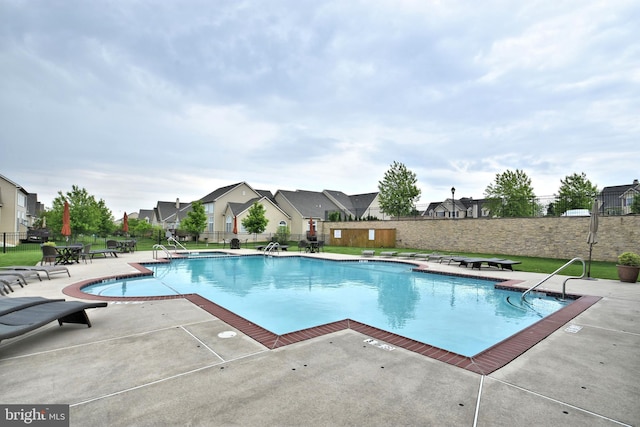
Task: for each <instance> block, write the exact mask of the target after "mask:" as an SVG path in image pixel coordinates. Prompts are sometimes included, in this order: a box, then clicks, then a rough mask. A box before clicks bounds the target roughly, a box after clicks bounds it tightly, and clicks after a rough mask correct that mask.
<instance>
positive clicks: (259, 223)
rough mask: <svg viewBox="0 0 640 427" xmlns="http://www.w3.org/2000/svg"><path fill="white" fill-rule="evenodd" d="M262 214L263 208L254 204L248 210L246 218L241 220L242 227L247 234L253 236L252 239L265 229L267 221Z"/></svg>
mask: <svg viewBox="0 0 640 427" xmlns="http://www.w3.org/2000/svg"><path fill="white" fill-rule="evenodd" d="M264 214H265V208H264V206H262V205H261V204H259V203H258V202H256V203H254V204H253V205H252V206H251V207H250V208H249V212H248V214H247V216H246V217H245V218H243V219H242V226H243V227H244V229H245V230H247V231H248V232H249V233H252V234H254V235H255V236H254V237H257V235H258V234H260V233H263V232H264V230H266V229H267V224H268V223H269V220H268V219H267V218H266V217H265V216H264Z"/></svg>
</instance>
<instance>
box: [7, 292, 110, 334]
mask: <svg viewBox="0 0 640 427" xmlns="http://www.w3.org/2000/svg"><path fill="white" fill-rule="evenodd" d="M11 299H12V300H14V301H12V303H14V304H18V307H16V309H14V310H13V311H11V312H9V313H6V314H2V315H0V341H2V340H4V339H7V338H14V337H17V336H20V335H22V334H25V333H27V332H29V331H33V330H34V329H38V328H40V327H42V326H44V325H46V324H48V323H50V322H53V321H54V320H57V321H58V324H59V325H60V326H62V324H63V323H78V324H84V325H87V326H88V327H91V321H89V317H88V316H87V313H86V311H85V310H86V309H87V308H98V307H106V306H107V303H106V302H82V301H59V300H57V301H56V300H48V301H44V302H40V303H38V304H36V305H28V306H26V307H20V306H19V304H20V301H15V300H20V298H11ZM2 301H4V300H2Z"/></svg>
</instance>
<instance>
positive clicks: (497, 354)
mask: <svg viewBox="0 0 640 427" xmlns="http://www.w3.org/2000/svg"><path fill="white" fill-rule="evenodd" d="M130 265H131V266H133V267H135V268H136V269H138V270H139V273H130V274H122V275H117V276H110V277H103V278H100V279H90V280H84V281H81V282H78V283H74V284H73V285H69V286H67V287H66V288H64V289H63V290H62V291H63V293H64V294H65V295H68V296H71V297H75V298H79V299H85V300H100V301H157V300H167V299H178V298H185V299H187V300H188V301H190V302H191V303H193V304H195V305H197V306H198V307H201V308H202V309H203V310H205V311H206V312H208V313H210V314H211V315H213V316H215V317H216V318H218V319H220V320H222V321H223V322H225V323H227V324H229V325H230V326H232V327H234V328H236V329H238V330H239V331H240V332H242V333H243V334H245V335H248V336H249V337H251V338H252V339H254V340H256V341H258V342H259V343H260V344H262V345H264V346H265V347H267V348H269V349H275V348H279V347H284V346H287V345H291V344H295V343H298V342H301V341H305V340H308V339H311V338H316V337H320V336H323V335H327V334H330V333H333V332H337V331H341V330H344V329H352V330H354V331H357V332H360V333H362V334H364V335H367V336H370V337H372V338H375V339H377V340H380V341H384V342H385V343H388V344H390V345H392V346H395V347H400V348H404V349H406V350H409V351H413V352H415V353H418V354H421V355H423V356H427V357H430V358H432V359H436V360H439V361H441V362H445V363H448V364H450V365H454V366H457V367H460V368H463V369H466V370H469V371H472V372H475V373H478V374H483V375H487V374H490V373H491V372H493V371H495V370H497V369H500V368H502V367H503V366H505V365H507V364H508V363H510V362H511V361H513V360H514V359H516V358H517V357H519V356H521V355H522V354H523V353H525V352H526V351H527V350H529V349H530V348H532V347H533V346H534V345H536V344H538V343H539V342H540V341H542V340H543V339H545V338H546V337H548V336H549V335H551V334H552V333H553V332H555V331H556V330H558V329H560V328H561V327H562V326H563V325H565V324H566V323H567V322H569V321H570V320H571V319H573V318H574V317H576V316H577V315H579V314H580V313H582V312H583V311H585V310H586V309H588V308H589V307H591V306H592V305H593V304H595V303H596V302H598V301H599V300H600V299H601V297H594V296H581V297H577V298H578V299H577V300H576V301H574V302H573V303H572V304H569V305H568V306H566V307H563V308H562V309H560V310H558V311H557V312H555V313H553V314H551V315H549V316H547V317H545V318H544V319H541V320H540V321H538V322H536V323H535V324H533V325H531V326H529V327H527V328H525V329H523V330H522V331H520V332H518V333H516V334H514V335H512V336H510V337H509V338H507V339H505V340H503V341H501V342H499V343H497V344H495V345H493V346H492V347H490V348H488V349H486V350H484V351H482V352H480V353H478V354H476V355H475V356H473V357H467V356H462V355H460V354H457V353H453V352H450V351H447V350H443V349H441V348H438V347H434V346H431V345H429V344H424V343H422V342H420V341H416V340H412V339H410V338H405V337H403V336H401V335H397V334H394V333H392V332H388V331H385V330H383V329H379V328H376V327H373V326H369V325H366V324H364V323H360V322H358V321H356V320H352V319H344V320H339V321H337V322H332V323H327V324H325V325H320V326H315V327H312V328H307V329H301V330H299V331H295V332H290V333H287V334H283V335H277V334H274V333H273V332H270V331H268V330H267V329H265V328H263V327H262V326H260V325H257V324H255V323H253V322H251V321H249V320H247V319H245V318H244V317H241V316H238V315H237V314H235V313H233V312H231V311H229V310H227V309H226V308H224V307H222V306H220V305H218V304H216V303H214V302H212V301H209V300H208V299H206V298H203V297H202V296H200V295H198V294H184V295H166V296H153V297H104V296H100V295H91V294H87V293H84V292H82V288H84V287H85V286H88V285H91V284H95V283H100V282H101V281H103V280H118V279H126V278H131V277H145V276H151V275H153V272H152V271H151V270H149V269H147V268H146V267H144V266H143V265H141V264H137V263H131V264H130ZM416 270H418V269H416ZM474 277H476V276H474ZM478 278H480V279H485V280H486V279H488V278H486V277H478ZM489 280H490V279H489ZM521 282H522V281H520V280H508V281H505V282H500V283H499V284H498V285H496V286H498V287H500V288H501V289H512V290H516V291H522V290H523V289H521V288H517V287H515V286H514V285H516V284H518V283H521Z"/></svg>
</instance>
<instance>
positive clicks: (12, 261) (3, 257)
mask: <svg viewBox="0 0 640 427" xmlns="http://www.w3.org/2000/svg"><path fill="white" fill-rule="evenodd" d="M154 243H155V242H154V241H151V240H149V241H146V242H145V241H139V242H138V250H151V249H152V247H153V244H154ZM257 244H264V242H255V243H254V242H248V243H247V244H246V247H248V248H252V247H254V246H255V245H257ZM185 246H186V247H187V249H198V250H205V249H222V245H221V244H217V243H210V244H205V243H199V244H195V243H192V242H189V243H186V244H185ZM244 247H245V245H244V244H243V248H244ZM228 248H229V246H228V245H227V249H228ZM289 249H290V250H292V251H295V250H296V242H291V243H290V245H289ZM364 249H365V248H348V247H342V246H325V247H324V251H325V252H329V253H336V254H349V255H360V254H361V253H362V251H363V250H364ZM385 250H386V251H389V250H396V251H398V252H399V253H400V252H417V253H421V252H422V253H431V252H435V251H430V250H421V249H411V248H402V249H397V248H396V249H392V248H385ZM376 253H380V250H377V251H376ZM456 254H457V255H464V256H471V257H481V258H508V259H511V260H514V261H520V262H521V263H522V264H517V265H514V266H513V267H514V270H516V271H527V272H533V273H546V274H549V273H552V272H554V271H555V270H557V269H558V268H560V267H561V266H562V265H563V264H565V263H566V262H568V261H569V259H552V258H532V257H523V256H515V255H509V254H474V253H459V252H456ZM41 258H42V254H41V253H40V251H39V250H37V251H36V250H33V251H18V252H10V253H1V254H0V267H3V266H8V265H35V264H36V263H38V262H40V259H41ZM585 262H586V260H585ZM587 268H588V264H587ZM581 273H582V264H581V263H580V262H577V263H575V264H572V265H571V266H569V267H567V268H566V269H564V270H562V271H561V272H560V273H559V274H561V275H563V276H579V275H580V274H581ZM591 277H594V278H599V279H611V280H618V273H617V270H616V264H615V263H613V262H602V261H593V262H592V263H591Z"/></svg>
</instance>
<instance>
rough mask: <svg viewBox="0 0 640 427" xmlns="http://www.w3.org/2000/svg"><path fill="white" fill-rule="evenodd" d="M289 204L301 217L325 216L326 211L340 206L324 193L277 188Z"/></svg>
mask: <svg viewBox="0 0 640 427" xmlns="http://www.w3.org/2000/svg"><path fill="white" fill-rule="evenodd" d="M276 194H281V195H282V196H283V197H284V198H285V199H287V201H288V202H289V203H291V206H293V207H294V209H295V210H297V211H298V212H299V213H300V215H301V216H302V217H303V218H310V217H313V218H325V213H326V212H327V211H336V210H340V208H339V207H338V206H337V205H336V204H335V203H333V202H332V201H331V199H329V198H328V197H327V195H326V194H324V193H319V192H317V191H306V190H296V191H287V190H278V192H277V193H276Z"/></svg>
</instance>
